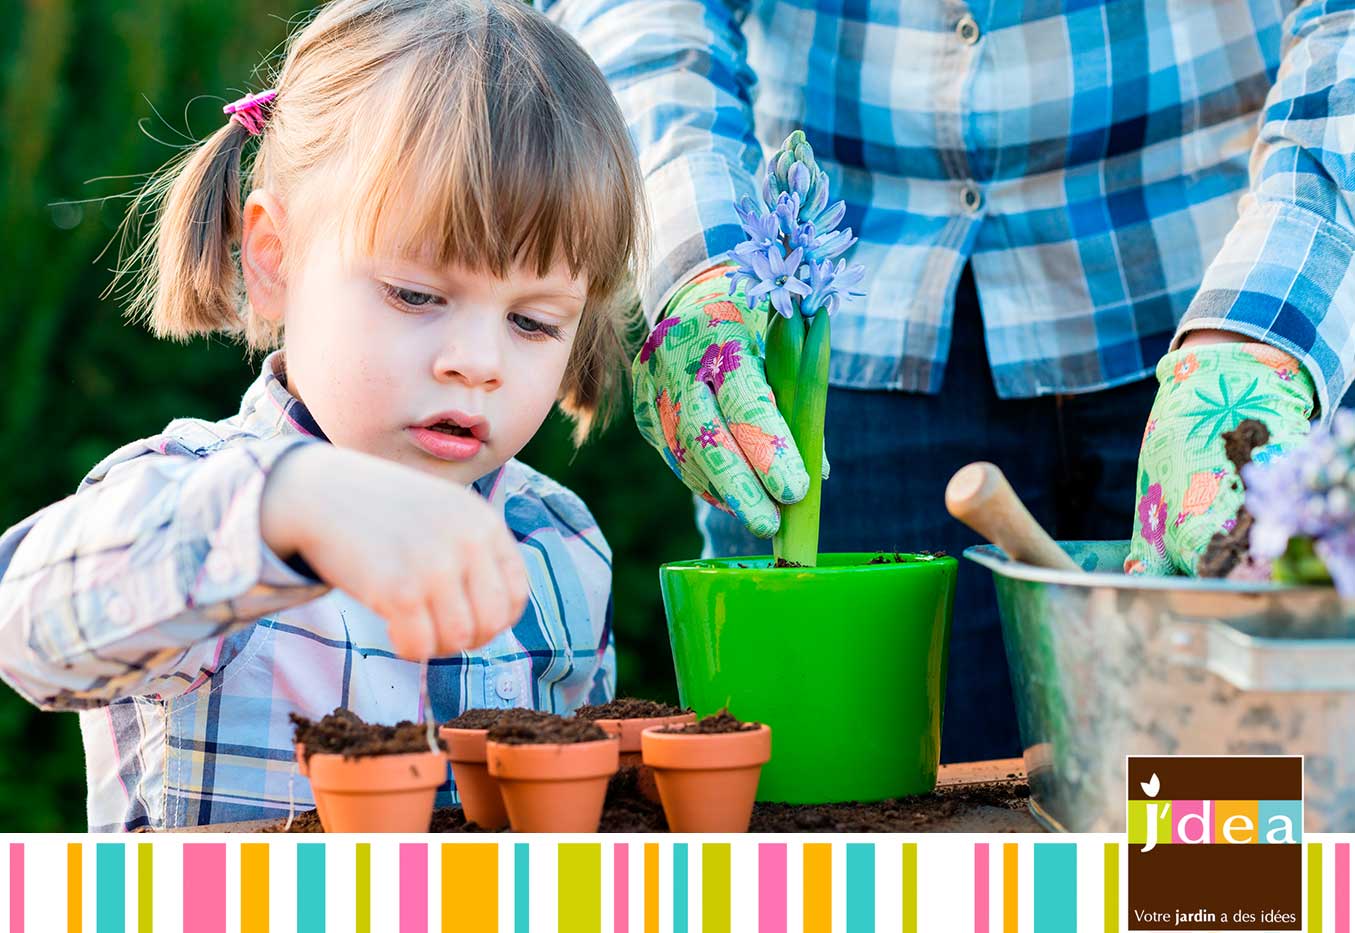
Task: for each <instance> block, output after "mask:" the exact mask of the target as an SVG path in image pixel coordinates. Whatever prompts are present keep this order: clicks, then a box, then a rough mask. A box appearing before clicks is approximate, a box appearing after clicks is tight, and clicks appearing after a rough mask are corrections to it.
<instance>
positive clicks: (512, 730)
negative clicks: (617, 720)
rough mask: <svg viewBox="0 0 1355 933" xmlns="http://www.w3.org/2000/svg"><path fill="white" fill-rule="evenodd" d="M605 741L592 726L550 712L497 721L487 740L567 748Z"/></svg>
mask: <svg viewBox="0 0 1355 933" xmlns="http://www.w3.org/2000/svg"><path fill="white" fill-rule="evenodd" d="M605 738H607V733H605V732H603V731H602V728H601V727H600V726H598V725H595V724H594V723H591V722H588V721H587V720H584V719H566V718H564V717H563V716H555V715H552V714H550V713H538V714H537V715H536V716H533V717H530V718H529V717H512V718H510V719H507V720H502V719H501V720H500V721H499V722H497V723H495V724H494V725H493V726H491V727H490V729H489V740H490V741H491V742H502V743H503V744H504V745H569V744H573V743H575V742H598V741H601V740H602V739H605Z"/></svg>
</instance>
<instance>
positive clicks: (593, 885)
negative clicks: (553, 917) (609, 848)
mask: <svg viewBox="0 0 1355 933" xmlns="http://www.w3.org/2000/svg"><path fill="white" fill-rule="evenodd" d="M556 874H557V878H558V884H557V902H558V906H559V931H560V933H602V845H601V844H600V843H596V842H562V843H560V847H559V867H558V871H557V873H556Z"/></svg>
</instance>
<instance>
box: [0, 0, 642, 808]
mask: <svg viewBox="0 0 1355 933" xmlns="http://www.w3.org/2000/svg"><path fill="white" fill-rule="evenodd" d="M226 111H227V113H229V114H231V118H230V120H229V122H226V121H225V120H224V118H223V123H224V125H223V126H222V127H221V128H220V129H219V130H217V131H216V132H215V133H214V134H213V135H212V136H211V137H210V138H208V139H207V140H206V141H205V142H204V143H203V144H202V145H201V146H199V147H198V148H197V149H195V150H193V151H191V152H189V153H186V154H185V156H184V158H182V159H181V160H180V161H179V162H178V163H177V164H176V165H174V166H172V167H171V169H170V170H169V171H168V172H167V173H166V174H165V175H164V176H163V177H162V178H161V179H160V180H159V181H158V183H157V184H155V185H154V186H153V187H152V188H151V189H149V190H148V191H147V193H146V194H145V195H143V198H142V203H141V204H140V205H139V207H138V208H134V211H139V210H141V209H144V208H146V207H147V206H148V205H150V206H152V207H158V218H157V221H156V226H155V233H154V235H153V236H152V237H150V238H149V239H148V240H147V241H146V242H145V243H144V244H143V245H142V246H141V247H140V248H139V250H138V252H137V253H136V254H135V256H134V259H135V260H137V261H135V262H133V263H132V264H130V265H129V266H128V267H126V268H125V269H124V275H126V274H133V273H136V272H137V270H139V274H141V275H142V276H143V277H141V278H138V279H136V280H134V281H135V285H136V287H137V294H136V300H135V302H134V311H135V312H136V313H138V314H140V315H141V316H143V317H145V318H146V319H147V320H148V321H149V323H150V324H151V325H152V326H153V328H154V330H155V331H156V333H157V334H160V335H163V336H168V337H175V338H186V337H188V336H189V335H193V334H211V333H217V332H235V333H239V334H241V335H243V336H244V338H245V339H246V340H247V341H248V343H249V345H250V346H251V347H255V348H269V347H273V346H278V345H281V346H282V347H283V349H281V350H277V351H276V352H273V353H272V354H270V355H269V356H268V357H267V358H266V359H265V360H264V363H263V370H262V373H261V374H260V376H259V378H258V380H257V381H256V382H255V383H254V384H253V386H251V387H250V388H249V390H248V391H247V392H246V393H245V395H244V400H243V402H242V404H241V408H240V411H239V413H238V414H236V415H234V416H232V417H230V418H227V419H225V420H222V421H217V422H212V421H205V420H198V419H187V418H185V419H180V420H176V421H174V422H172V423H170V424H169V425H168V426H167V427H166V428H165V430H164V432H163V433H161V434H159V435H157V436H155V437H151V438H147V439H144V440H139V441H135V442H134V443H131V444H128V445H127V446H125V447H123V448H121V449H120V450H118V451H116V452H115V453H113V454H112V455H111V456H109V457H108V458H107V459H106V460H104V461H103V462H102V463H100V464H99V465H98V466H96V467H95V468H94V470H93V471H92V472H91V473H90V474H89V476H88V477H86V479H85V480H84V482H83V483H82V484H81V487H80V489H79V491H78V492H77V493H76V494H75V495H73V496H71V497H69V498H67V499H65V500H63V501H61V502H58V503H56V504H54V505H51V506H49V507H47V508H45V509H43V510H42V511H41V512H39V513H37V514H36V515H34V516H32V517H30V518H28V519H27V520H25V521H23V522H21V523H19V524H18V525H16V526H15V527H14V528H11V529H10V530H9V531H8V532H7V533H6V534H5V535H4V537H3V538H0V676H3V678H4V679H5V680H6V681H7V682H8V683H9V684H10V685H11V686H12V687H14V689H15V690H17V691H19V692H20V693H21V694H22V695H23V696H24V697H26V698H27V699H28V700H30V701H31V702H33V703H35V704H37V705H38V706H40V707H42V708H44V709H50V710H79V711H80V720H81V728H82V732H83V735H84V744H85V753H86V759H87V770H88V776H89V807H88V816H89V826H90V829H91V830H96V831H97V830H114V829H127V830H130V829H135V828H138V827H141V826H151V827H155V828H164V827H178V826H191V825H199V824H205V823H222V822H228V821H235V820H249V819H258V818H264V817H271V816H278V815H284V814H285V813H286V812H287V809H288V805H289V797H292V796H294V798H295V803H296V804H297V805H298V806H301V805H307V806H308V805H309V804H308V800H309V790H308V786H307V784H306V782H305V780H304V779H302V778H300V777H294V775H293V745H292V727H291V725H290V723H289V722H288V714H289V713H291V712H299V713H302V714H304V715H306V716H309V717H317V716H321V715H323V714H324V713H326V712H329V711H330V710H332V709H334V708H335V707H336V706H343V707H347V708H349V709H351V710H353V711H354V712H356V713H357V714H358V715H360V716H362V717H363V718H364V719H366V720H368V721H371V722H383V723H392V722H395V721H397V720H400V719H413V720H416V721H419V720H421V719H422V718H423V716H424V709H423V708H422V703H421V700H420V695H421V663H420V662H421V661H423V660H425V659H431V661H430V662H429V669H428V683H429V689H430V695H431V703H432V712H433V715H434V716H435V717H436V718H437V719H438V720H439V721H445V720H447V719H449V718H452V717H454V716H456V715H458V714H459V713H460V712H461V711H462V710H465V709H468V708H474V707H485V706H490V707H496V706H501V707H507V706H535V707H537V708H540V709H544V710H551V711H556V712H568V711H570V710H572V709H573V708H575V707H576V706H578V705H580V704H582V703H585V702H589V703H598V702H603V701H605V700H607V699H609V698H611V696H612V694H613V692H614V685H615V664H614V655H613V648H612V633H611V625H610V616H611V602H610V588H611V555H610V551H609V550H608V547H607V544H606V542H605V541H604V540H603V537H602V534H601V533H600V532H599V530H598V528H597V526H596V524H595V522H594V521H593V518H592V516H591V515H590V513H589V512H588V510H587V508H585V506H584V505H583V503H582V502H581V501H580V500H579V499H578V498H577V497H575V496H574V495H573V494H572V493H570V492H569V491H568V490H566V489H564V488H563V487H561V486H559V485H558V484H556V483H554V482H552V481H551V480H550V479H547V478H546V477H544V476H542V475H541V474H539V473H537V472H535V471H533V470H532V469H530V468H528V467H526V466H524V465H523V464H521V463H519V462H517V461H516V460H514V459H513V457H514V455H515V454H516V453H517V452H518V451H520V450H521V449H522V447H523V446H524V445H525V444H526V443H527V442H528V441H529V440H530V439H531V437H532V435H533V434H534V433H535V432H536V431H537V429H538V428H539V427H540V426H541V424H542V422H543V421H544V419H545V418H546V417H547V415H548V414H549V412H550V410H551V407H552V405H553V404H555V403H556V402H557V401H559V402H560V404H561V406H562V407H563V409H564V410H565V411H566V412H568V413H570V414H571V415H572V416H573V417H574V419H575V421H576V424H577V427H578V430H577V435H578V437H579V438H580V439H581V438H582V437H583V436H584V435H585V434H586V433H587V431H588V429H589V427H590V424H591V423H592V422H593V421H594V420H595V416H596V415H599V414H600V413H602V412H603V411H604V409H605V405H606V403H607V401H608V399H609V398H610V397H611V396H612V394H613V392H614V390H615V389H616V388H618V386H619V383H620V380H621V379H622V378H624V375H623V374H624V371H625V365H626V352H625V336H626V332H627V328H628V321H629V311H628V304H629V303H628V302H627V301H626V296H627V295H628V294H629V289H628V283H629V281H630V280H631V276H632V275H633V263H634V260H635V257H636V256H637V255H638V253H639V244H640V241H641V237H642V235H643V223H642V213H641V208H640V207H639V204H640V201H639V198H640V190H641V188H640V180H639V169H638V166H637V164H636V163H635V159H634V155H633V152H632V149H631V145H630V141H629V137H628V136H627V134H626V129H625V125H624V123H623V122H622V118H621V115H620V113H619V110H618V108H617V106H616V104H615V102H614V100H613V98H612V95H611V92H610V91H609V89H608V87H607V85H606V84H605V83H604V81H603V78H602V76H601V75H600V74H599V72H598V71H597V69H596V68H595V67H594V66H593V64H592V63H591V62H590V61H589V59H588V58H587V56H586V55H585V54H584V53H583V52H582V51H581V50H580V49H579V47H578V46H577V45H576V44H575V43H574V42H573V41H572V40H571V39H569V38H568V37H566V35H565V34H564V33H563V32H562V31H561V30H560V29H559V28H558V27H556V26H555V25H554V24H552V23H551V22H549V21H548V20H546V19H545V18H544V17H543V16H542V15H541V14H539V13H536V12H534V11H533V10H531V9H530V8H529V7H528V6H526V5H525V4H522V3H521V2H519V0H381V2H376V0H336V2H334V3H331V4H330V5H328V6H326V7H325V8H324V9H323V10H322V11H321V12H320V13H319V14H318V15H317V16H316V17H315V18H314V19H313V21H311V22H310V23H309V25H307V26H305V27H304V28H303V29H302V30H301V31H300V32H299V33H298V34H297V35H296V36H295V37H294V39H293V41H292V43H291V46H290V49H289V50H288V54H287V56H286V60H285V63H284V65H283V67H282V69H281V72H280V74H279V75H278V76H277V82H276V85H275V90H273V91H269V92H267V93H264V94H261V95H257V96H251V97H247V98H245V99H244V100H242V101H238V102H237V103H236V104H233V105H231V106H229V107H227V108H226ZM254 147H257V149H254ZM252 149H253V150H254V155H253V161H252V169H249V168H247V166H249V165H250V163H249V162H248V160H247V159H246V155H247V153H248V152H249V151H250V150H252ZM242 172H243V173H244V178H243V179H242V178H241V175H242ZM244 191H249V192H250V193H249V196H248V198H247V199H246V200H245V201H244V203H243V205H242V204H241V203H240V195H241V194H242V193H243V192H244ZM242 273H243V276H242ZM242 278H243V281H242ZM242 285H243V288H242ZM449 801H450V798H447V797H445V796H444V797H443V798H442V799H441V801H440V802H441V803H444V804H445V803H447V802H449Z"/></svg>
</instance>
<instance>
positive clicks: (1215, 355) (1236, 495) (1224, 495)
mask: <svg viewBox="0 0 1355 933" xmlns="http://www.w3.org/2000/svg"><path fill="white" fill-rule="evenodd" d="M1157 381H1158V385H1159V388H1158V392H1157V400H1156V401H1155V402H1154V403H1153V411H1152V414H1151V415H1149V417H1148V426H1147V428H1146V429H1145V430H1144V432H1143V446H1142V448H1141V450H1140V451H1139V469H1138V488H1137V490H1136V493H1135V516H1134V533H1133V538H1132V540H1131V541H1130V547H1129V556H1128V557H1127V558H1126V559H1125V565H1124V569H1125V572H1126V573H1146V574H1154V575H1162V574H1172V573H1183V574H1190V575H1192V576H1193V575H1194V574H1195V566H1196V563H1197V561H1198V560H1199V559H1200V555H1201V554H1203V553H1204V551H1205V548H1206V547H1207V546H1208V545H1209V540H1210V539H1211V538H1212V537H1213V536H1214V535H1215V533H1217V532H1220V531H1227V530H1231V528H1232V527H1233V524H1234V522H1235V518H1236V516H1237V510H1238V508H1239V507H1240V506H1241V505H1242V501H1243V495H1244V494H1243V489H1242V483H1241V480H1239V479H1238V476H1237V470H1236V469H1235V468H1234V467H1233V464H1232V463H1231V462H1230V461H1229V460H1228V456H1227V454H1226V453H1225V451H1224V442H1223V438H1222V435H1223V433H1224V432H1225V431H1231V430H1233V429H1234V428H1236V427H1237V426H1238V424H1240V423H1241V422H1242V421H1244V420H1246V419H1248V418H1254V419H1256V420H1257V421H1260V422H1262V423H1263V424H1264V425H1265V426H1266V428H1267V429H1268V430H1269V431H1270V443H1268V444H1266V445H1265V446H1264V447H1259V448H1257V449H1256V450H1254V451H1253V452H1252V459H1253V460H1255V461H1257V462H1260V463H1264V462H1265V461H1267V460H1269V459H1270V458H1272V457H1274V456H1276V455H1277V454H1279V453H1280V452H1282V451H1283V450H1284V449H1285V448H1286V447H1287V446H1290V445H1292V444H1293V443H1294V442H1295V441H1297V440H1298V439H1300V438H1302V437H1303V436H1304V435H1305V434H1307V433H1308V419H1309V418H1311V417H1312V415H1313V409H1314V407H1315V398H1316V392H1315V390H1314V388H1313V381H1312V379H1311V378H1310V377H1309V376H1308V374H1307V373H1306V372H1304V370H1303V368H1302V367H1301V366H1300V365H1299V363H1298V361H1297V360H1295V359H1294V358H1293V357H1292V356H1290V355H1289V354H1287V353H1285V352H1283V351H1281V350H1277V349H1276V348H1274V347H1271V346H1268V345H1267V344H1263V343H1237V342H1233V343H1213V344H1204V345H1200V346H1193V347H1190V348H1189V349H1182V350H1177V351H1175V352H1173V353H1168V354H1167V355H1166V356H1164V357H1163V358H1162V360H1161V361H1160V362H1159V363H1158V364H1157Z"/></svg>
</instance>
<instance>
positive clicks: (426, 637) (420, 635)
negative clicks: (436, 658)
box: [383, 606, 436, 661]
mask: <svg viewBox="0 0 1355 933" xmlns="http://www.w3.org/2000/svg"><path fill="white" fill-rule="evenodd" d="M383 615H384V614H383ZM385 618H386V627H387V631H388V632H389V633H390V640H391V647H393V648H394V649H395V653H396V654H397V655H399V656H400V657H402V658H405V659H406V660H409V661H425V660H427V659H428V658H431V657H433V655H434V652H435V649H436V635H435V632H434V625H433V619H432V617H431V616H430V615H429V613H428V610H427V609H426V608H424V607H422V606H410V607H405V608H402V609H400V610H399V611H395V612H391V613H390V614H389V615H386V616H385Z"/></svg>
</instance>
